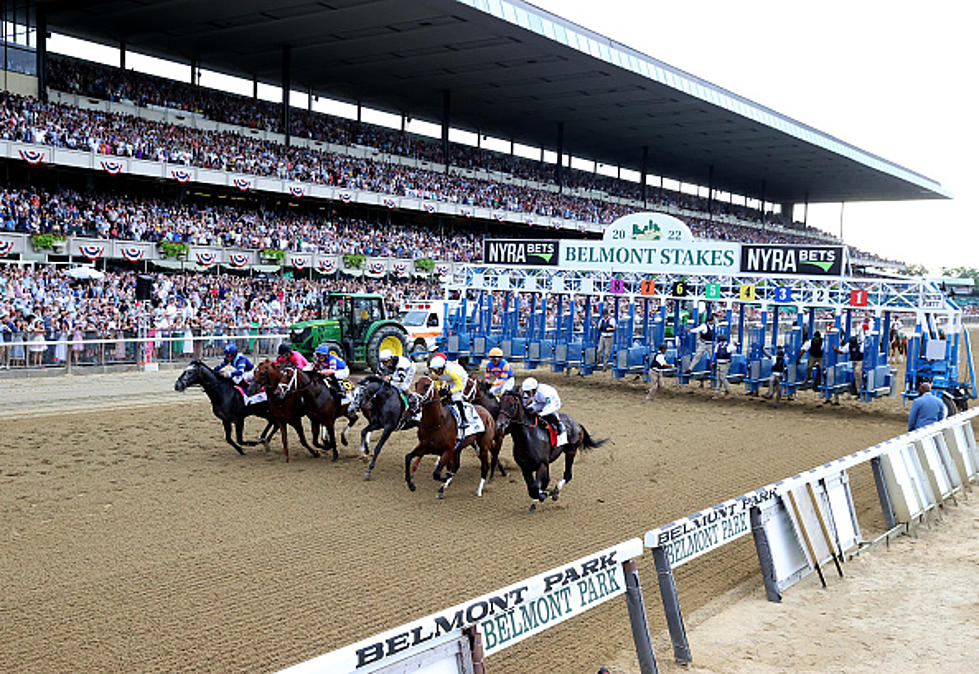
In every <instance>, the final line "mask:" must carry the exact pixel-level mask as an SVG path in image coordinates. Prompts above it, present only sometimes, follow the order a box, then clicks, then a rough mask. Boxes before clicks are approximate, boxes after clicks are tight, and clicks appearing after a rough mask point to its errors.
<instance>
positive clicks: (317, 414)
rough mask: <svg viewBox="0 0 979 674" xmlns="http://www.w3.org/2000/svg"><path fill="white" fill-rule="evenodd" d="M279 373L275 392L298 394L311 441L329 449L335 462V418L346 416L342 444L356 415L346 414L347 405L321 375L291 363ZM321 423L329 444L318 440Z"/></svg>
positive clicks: (285, 394)
mask: <svg viewBox="0 0 979 674" xmlns="http://www.w3.org/2000/svg"><path fill="white" fill-rule="evenodd" d="M279 376H280V379H281V382H280V386H279V390H277V391H276V393H277V394H279V395H281V396H283V397H284V396H287V395H289V394H290V393H292V392H297V393H299V396H300V399H301V400H302V409H303V412H304V413H305V414H306V416H307V417H309V422H310V425H311V426H312V427H313V444H314V445H316V446H318V447H321V448H322V449H325V450H328V451H332V452H333V461H336V460H337V459H338V458H339V456H340V454H339V452H338V451H337V437H336V431H335V429H334V426H335V424H336V420H337V418H339V417H341V416H344V417H346V418H347V426H346V428H344V429H343V433H341V439H342V440H343V444H347V439H346V436H347V431H348V430H350V427H351V426H353V425H354V423H355V422H356V421H357V415H356V414H353V415H351V414H349V413H348V411H347V406H346V405H344V404H342V403H341V402H340V399H339V398H338V397H337V396H336V395H335V394H334V391H333V390H332V389H331V388H330V387H329V386H328V385H327V383H326V381H325V380H324V379H322V378H321V377H318V376H313V375H312V374H310V373H308V372H303V371H302V370H300V369H299V368H297V367H296V366H295V365H292V364H291V363H290V364H288V365H284V366H283V367H282V370H281V372H280V375H279ZM321 424H322V425H323V426H324V427H325V428H326V435H327V438H328V439H329V444H325V445H324V444H322V443H321V442H319V438H320V425H321Z"/></svg>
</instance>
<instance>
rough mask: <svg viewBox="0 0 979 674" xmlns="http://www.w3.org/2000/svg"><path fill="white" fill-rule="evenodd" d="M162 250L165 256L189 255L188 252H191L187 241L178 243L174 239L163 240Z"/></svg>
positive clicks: (161, 243)
mask: <svg viewBox="0 0 979 674" xmlns="http://www.w3.org/2000/svg"><path fill="white" fill-rule="evenodd" d="M160 252H162V253H163V257H165V258H169V257H172V258H179V257H187V253H189V252H190V246H188V245H187V244H186V243H177V242H174V241H161V242H160Z"/></svg>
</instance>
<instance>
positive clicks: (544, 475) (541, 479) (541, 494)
mask: <svg viewBox="0 0 979 674" xmlns="http://www.w3.org/2000/svg"><path fill="white" fill-rule="evenodd" d="M550 481H551V470H550V467H549V466H548V465H547V463H542V464H541V465H540V467H539V468H538V469H537V498H538V500H540V501H541V502H542V503H543V502H544V501H545V500H547V485H548V483H549V482H550Z"/></svg>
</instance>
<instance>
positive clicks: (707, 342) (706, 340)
mask: <svg viewBox="0 0 979 674" xmlns="http://www.w3.org/2000/svg"><path fill="white" fill-rule="evenodd" d="M690 332H691V333H693V334H695V335H697V349H696V351H694V352H693V358H691V359H690V367H689V368H687V372H688V373H689V372H690V371H691V370H692V369H693V368H695V367H696V366H697V363H698V362H700V358H701V356H704V355H707V356H708V357H709V358H713V356H714V354H713V351H714V340H715V339H716V338H717V330H716V329H715V327H714V315H713V314H708V316H707V320H706V321H704V322H703V323H701V324H700V325H698V326H697V327H696V328H694V329H693V330H691V331H690Z"/></svg>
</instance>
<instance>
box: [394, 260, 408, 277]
mask: <svg viewBox="0 0 979 674" xmlns="http://www.w3.org/2000/svg"><path fill="white" fill-rule="evenodd" d="M394 273H395V274H397V275H398V276H407V275H408V263H407V262H395V263H394Z"/></svg>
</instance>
